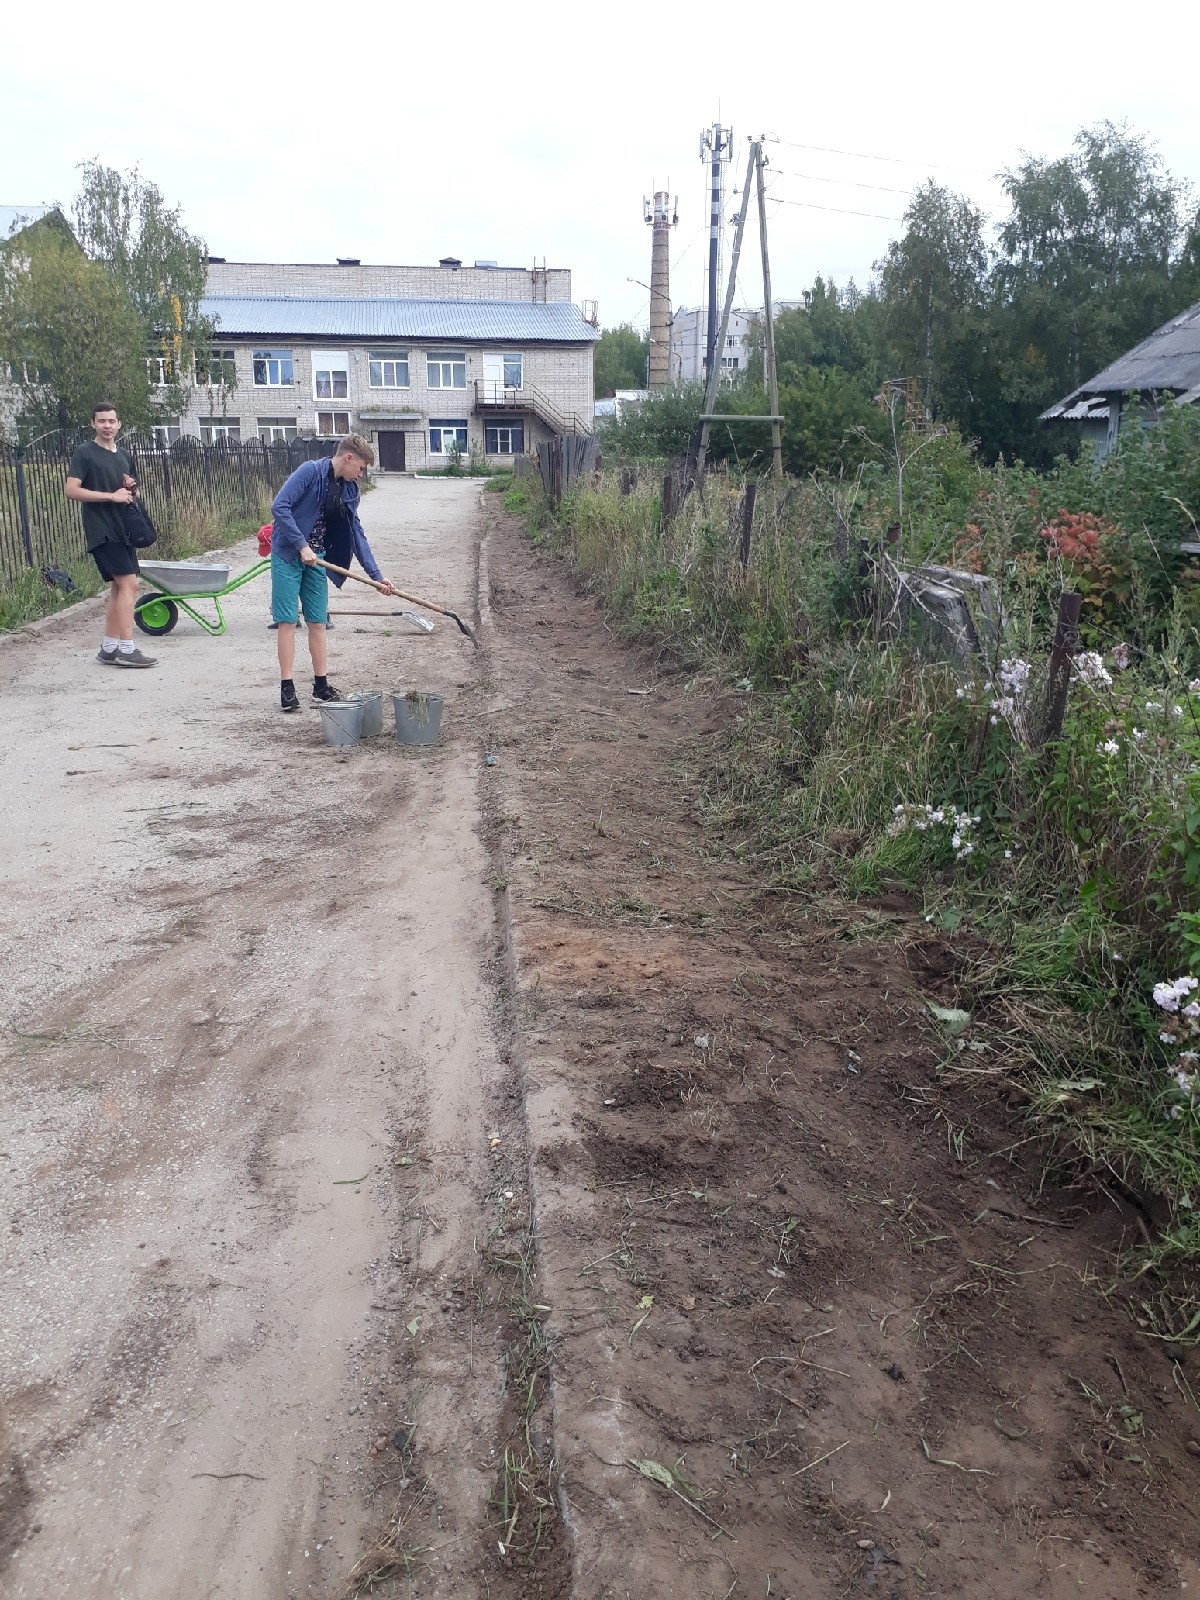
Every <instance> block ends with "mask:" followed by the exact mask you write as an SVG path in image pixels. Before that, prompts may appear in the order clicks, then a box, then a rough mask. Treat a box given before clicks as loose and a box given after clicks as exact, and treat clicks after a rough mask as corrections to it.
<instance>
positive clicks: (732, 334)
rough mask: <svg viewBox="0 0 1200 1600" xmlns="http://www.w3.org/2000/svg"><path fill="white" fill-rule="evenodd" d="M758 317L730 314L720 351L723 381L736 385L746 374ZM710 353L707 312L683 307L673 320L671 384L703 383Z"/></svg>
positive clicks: (752, 312)
mask: <svg viewBox="0 0 1200 1600" xmlns="http://www.w3.org/2000/svg"><path fill="white" fill-rule="evenodd" d="M759 315H760V313H758V312H756V311H731V312H730V314H729V327H728V328H727V330H726V333H725V343H724V345H723V346H722V348H721V351H720V363H721V379H722V381H723V382H725V383H735V382H736V381H737V380H738V378H740V377H741V375H742V374H743V373H744V372H745V370H746V365H747V362H748V361H749V357H750V329H751V328H752V327H753V326H754V324H755V323H756V322H757V321H758V318H759ZM719 326H720V322H719V320H718V327H719ZM707 350H708V311H707V309H706V308H705V307H704V306H698V307H697V308H696V309H695V310H694V311H693V310H689V309H688V308H687V307H686V306H681V307H680V309H679V310H678V311H676V313H675V315H674V316H673V317H672V318H671V382H672V383H703V382H704V379H705V371H704V357H705V354H706V352H707Z"/></svg>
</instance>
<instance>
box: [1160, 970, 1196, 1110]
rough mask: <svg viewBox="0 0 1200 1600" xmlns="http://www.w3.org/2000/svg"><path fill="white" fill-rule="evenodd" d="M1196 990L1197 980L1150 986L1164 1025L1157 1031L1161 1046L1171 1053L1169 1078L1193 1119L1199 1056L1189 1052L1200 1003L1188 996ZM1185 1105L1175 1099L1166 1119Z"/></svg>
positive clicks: (1193, 1037)
mask: <svg viewBox="0 0 1200 1600" xmlns="http://www.w3.org/2000/svg"><path fill="white" fill-rule="evenodd" d="M1198 988H1200V979H1197V978H1191V977H1183V978H1175V979H1174V980H1173V981H1172V982H1170V983H1156V984H1155V985H1154V1003H1155V1005H1156V1006H1158V1007H1160V1008H1161V1010H1163V1011H1164V1012H1165V1013H1166V1021H1165V1022H1164V1023H1163V1024H1162V1027H1161V1029H1160V1031H1159V1035H1158V1037H1159V1039H1160V1040H1161V1041H1162V1043H1163V1044H1165V1045H1169V1046H1171V1047H1172V1048H1173V1049H1174V1050H1175V1056H1174V1060H1173V1062H1172V1064H1171V1067H1170V1073H1171V1078H1172V1080H1173V1081H1174V1084H1175V1087H1176V1088H1177V1089H1178V1091H1179V1094H1180V1095H1182V1096H1183V1097H1184V1100H1185V1102H1186V1109H1187V1110H1188V1111H1189V1112H1190V1113H1191V1114H1192V1115H1193V1116H1195V1115H1196V1097H1197V1091H1198V1090H1200V1052H1197V1051H1196V1050H1194V1049H1193V1048H1192V1041H1193V1040H1195V1039H1196V1037H1197V1035H1198V1034H1200V1001H1196V1000H1189V999H1188V996H1189V995H1190V994H1192V993H1194V991H1195V990H1196V989H1198ZM1184 1109H1185V1105H1184V1104H1183V1103H1181V1101H1180V1100H1179V1099H1178V1098H1176V1099H1175V1100H1174V1102H1173V1103H1172V1105H1171V1106H1170V1107H1169V1108H1168V1111H1167V1115H1168V1116H1169V1117H1171V1118H1173V1119H1174V1118H1178V1117H1179V1116H1180V1115H1181V1114H1182V1112H1183V1110H1184Z"/></svg>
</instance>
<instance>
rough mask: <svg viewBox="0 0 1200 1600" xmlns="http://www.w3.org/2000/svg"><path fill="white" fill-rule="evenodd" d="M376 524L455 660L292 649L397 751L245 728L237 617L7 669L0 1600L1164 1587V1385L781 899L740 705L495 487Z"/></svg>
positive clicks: (864, 992)
mask: <svg viewBox="0 0 1200 1600" xmlns="http://www.w3.org/2000/svg"><path fill="white" fill-rule="evenodd" d="M365 520H366V522H367V525H368V528H369V531H370V533H371V536H372V541H373V544H374V546H375V549H376V552H377V554H378V555H379V557H380V560H381V563H382V565H383V567H384V569H385V570H386V571H389V572H390V573H403V575H404V577H405V578H406V580H407V585H408V586H410V587H411V588H412V589H414V591H416V592H425V593H428V594H429V595H430V597H431V598H438V597H444V598H445V599H446V600H447V601H448V603H449V604H451V605H453V606H454V607H455V608H456V609H457V610H459V611H460V612H462V613H463V614H464V615H466V616H471V615H473V614H474V615H478V617H479V619H480V636H481V642H482V648H481V650H480V651H479V653H478V654H475V653H474V652H472V651H471V650H470V647H469V645H467V644H466V642H465V641H463V640H462V639H461V637H460V636H459V635H458V634H457V633H456V632H455V631H454V630H453V628H452V627H451V626H450V625H448V624H439V626H438V629H437V631H436V633H435V634H434V635H433V636H431V637H429V638H426V637H423V636H420V635H418V634H416V633H414V632H412V631H410V630H409V629H408V627H407V625H404V624H396V625H395V626H394V627H392V626H388V625H385V624H383V623H375V622H371V623H367V624H359V623H356V622H352V620H351V619H350V618H346V619H345V620H344V622H343V624H342V625H340V626H339V627H338V629H337V630H336V631H335V633H334V635H333V638H332V646H333V649H332V662H333V667H332V676H333V678H334V681H335V682H338V683H339V684H341V685H342V686H343V687H347V688H354V687H369V686H381V687H382V686H387V687H389V688H390V687H392V686H394V685H397V684H399V685H402V686H404V687H408V686H413V687H419V688H426V689H433V690H438V691H441V692H443V693H444V694H445V695H446V698H447V709H446V718H445V727H444V736H443V742H442V744H441V745H440V746H439V747H438V748H437V749H436V750H432V751H416V750H409V751H404V750H401V749H399V748H397V747H396V745H395V744H394V743H393V742H392V741H391V740H390V739H384V740H382V741H380V742H379V743H378V744H377V745H376V746H373V747H371V748H363V749H359V750H355V751H351V752H335V751H331V750H329V749H327V748H325V747H324V745H323V744H322V743H321V739H320V733H319V729H318V723H317V716H316V713H315V712H306V713H305V715H304V717H303V718H294V719H285V718H282V717H280V716H279V715H278V713H277V712H276V711H275V709H274V698H273V694H274V691H273V686H272V675H271V643H270V637H271V636H270V635H268V634H267V633H266V631H265V622H266V588H265V584H264V585H262V586H252V587H251V588H249V589H248V590H244V591H242V592H241V593H240V595H239V596H238V597H236V599H235V602H234V603H233V604H232V606H231V608H230V614H231V626H230V633H229V635H228V637H226V638H225V639H223V640H219V641H212V640H209V639H207V638H205V637H203V636H202V635H200V634H199V632H198V631H197V630H196V629H195V628H194V627H192V626H191V625H189V624H188V623H186V622H183V623H181V624H180V627H179V629H178V630H177V632H176V633H175V634H173V635H172V636H171V637H170V638H169V639H167V640H164V641H162V643H161V644H160V645H159V646H158V650H159V653H160V655H161V657H162V665H161V666H160V668H159V669H158V670H156V671H155V672H153V673H143V674H136V675H134V674H130V675H128V677H126V676H124V675H121V674H118V673H116V672H112V671H106V670H104V669H101V668H99V667H97V666H95V665H94V664H93V662H92V657H93V655H94V651H95V648H96V637H95V635H96V633H97V631H98V611H97V609H96V607H95V606H94V605H87V606H83V607H80V608H77V609H76V610H75V611H72V612H70V613H67V614H65V615H64V616H63V617H61V618H60V619H57V620H56V621H55V622H54V623H53V624H52V625H50V626H46V627H43V628H41V629H38V630H32V631H29V632H27V633H25V634H23V635H20V636H18V637H16V638H13V639H10V640H8V641H5V642H4V643H3V644H0V667H2V669H3V683H4V689H3V698H4V703H5V733H6V737H5V740H4V743H3V748H2V750H0V800H2V801H3V803H4V809H5V813H6V816H7V817H8V819H9V834H8V839H9V844H10V848H9V850H7V851H6V852H5V853H4V856H3V862H2V864H0V907H3V911H2V913H0V915H2V918H3V920H2V922H0V963H2V970H3V972H4V974H5V990H4V997H3V1019H4V1022H5V1025H6V1026H5V1031H4V1034H3V1039H2V1048H3V1058H2V1062H0V1071H2V1084H3V1099H2V1104H0V1184H2V1185H3V1200H4V1217H5V1224H4V1226H5V1232H4V1235H3V1238H4V1248H3V1262H2V1267H0V1270H2V1272H3V1278H2V1282H3V1296H4V1297H3V1314H2V1316H0V1404H2V1406H3V1411H2V1413H0V1468H2V1469H3V1473H2V1476H0V1593H3V1594H4V1595H5V1596H6V1597H7V1596H12V1597H13V1600H17V1597H20V1600H32V1597H37V1600H47V1597H50V1596H59V1595H61V1596H64V1597H70V1600H74V1597H76V1596H80V1597H82V1596H87V1597H92V1596H96V1597H103V1600H109V1597H114V1600H115V1597H120V1600H143V1597H149V1596H154V1597H156V1600H158V1597H164V1596H165V1597H172V1596H178V1597H180V1600H182V1597H184V1596H187V1597H188V1600H194V1597H198V1596H203V1597H205V1600H207V1597H210V1596H212V1597H222V1600H224V1597H233V1596H236V1597H238V1600H242V1597H245V1600H282V1597H292V1596H295V1597H297V1600H299V1597H301V1596H304V1597H309V1596H312V1597H320V1600H340V1597H343V1596H345V1595H347V1594H349V1593H351V1592H364V1593H365V1592H367V1586H368V1585H373V1587H372V1589H371V1592H374V1593H378V1594H383V1595H404V1596H412V1597H413V1600H451V1597H453V1600H484V1597H487V1600H568V1597H570V1600H661V1597H665V1596H670V1597H675V1596H678V1597H680V1600H683V1597H687V1600H692V1597H696V1600H730V1597H732V1600H743V1597H744V1596H747V1597H748V1596H753V1597H756V1600H757V1597H759V1596H763V1595H768V1596H772V1597H780V1596H782V1597H785V1600H786V1597H790V1600H826V1597H828V1596H832V1595H852V1596H856V1597H862V1600H867V1597H871V1600H884V1597H886V1600H907V1597H910V1596H913V1597H915V1596H937V1597H950V1596H959V1595H962V1596H970V1597H972V1600H974V1597H976V1596H988V1597H995V1600H1030V1597H1039V1600H1060V1597H1061V1600H1065V1597H1066V1596H1068V1595H1071V1596H1074V1595H1077V1594H1078V1593H1079V1592H1080V1589H1081V1588H1083V1589H1085V1590H1087V1591H1088V1592H1089V1593H1090V1594H1091V1595H1092V1596H1093V1597H1094V1600H1128V1597H1132V1596H1139V1597H1141V1596H1160V1595H1162V1596H1165V1595H1167V1594H1179V1593H1180V1592H1181V1591H1182V1592H1188V1593H1196V1592H1197V1590H1198V1589H1200V1565H1198V1563H1197V1559H1196V1549H1197V1547H1198V1544H1200V1539H1198V1537H1197V1533H1198V1529H1200V1520H1198V1509H1200V1504H1198V1495H1197V1488H1196V1483H1197V1474H1198V1467H1197V1457H1198V1456H1200V1405H1198V1403H1197V1398H1196V1397H1197V1396H1198V1395H1200V1372H1198V1371H1197V1363H1196V1360H1195V1354H1194V1352H1189V1351H1185V1350H1179V1349H1177V1348H1176V1347H1175V1346H1174V1345H1172V1344H1171V1343H1170V1342H1169V1341H1164V1340H1162V1339H1159V1338H1157V1337H1156V1333H1157V1332H1159V1331H1161V1323H1160V1322H1158V1321H1157V1320H1156V1318H1157V1317H1158V1315H1159V1312H1158V1310H1157V1309H1156V1307H1155V1306H1154V1305H1153V1304H1148V1303H1147V1301H1146V1296H1148V1295H1149V1292H1150V1291H1149V1289H1148V1288H1147V1287H1146V1286H1145V1285H1142V1286H1138V1287H1137V1288H1135V1289H1130V1288H1128V1287H1120V1286H1118V1285H1117V1284H1116V1282H1115V1279H1114V1277H1113V1274H1112V1261H1113V1252H1114V1250H1115V1249H1116V1248H1117V1247H1118V1246H1119V1244H1120V1242H1121V1240H1122V1238H1123V1237H1128V1236H1131V1234H1132V1230H1133V1228H1134V1217H1133V1213H1132V1211H1131V1209H1130V1208H1129V1206H1128V1205H1126V1204H1125V1203H1124V1202H1123V1201H1122V1200H1121V1198H1120V1196H1119V1195H1115V1194H1112V1193H1111V1192H1107V1193H1106V1192H1102V1191H1100V1190H1099V1189H1098V1188H1097V1187H1096V1186H1095V1185H1094V1184H1093V1185H1085V1184H1080V1185H1079V1186H1077V1187H1076V1188H1074V1189H1071V1190H1056V1189H1055V1188H1054V1187H1053V1185H1051V1184H1048V1183H1047V1182H1046V1181H1045V1175H1044V1172H1043V1169H1042V1164H1041V1152H1039V1151H1038V1150H1037V1149H1036V1147H1031V1146H1030V1144H1029V1143H1028V1141H1027V1140H1026V1139H1025V1137H1024V1132H1025V1130H1024V1128H1023V1126H1022V1124H1021V1123H1020V1121H1019V1119H1018V1117H1017V1116H1016V1114H1015V1112H1014V1109H1013V1108H1012V1107H1010V1106H1008V1105H1007V1104H1006V1103H1005V1102H1004V1100H1003V1098H1002V1094H1001V1093H1000V1092H999V1090H998V1089H996V1088H994V1087H993V1086H992V1080H991V1079H990V1078H989V1075H988V1072H987V1070H986V1068H987V1067H988V1065H989V1058H987V1057H984V1058H983V1059H981V1061H980V1071H979V1072H978V1073H977V1075H976V1077H975V1078H974V1079H973V1080H971V1081H970V1082H959V1083H957V1084H951V1083H949V1082H948V1081H947V1079H946V1077H945V1075H944V1074H943V1073H942V1072H941V1071H940V1070H939V1069H940V1067H941V1065H942V1061H943V1052H942V1050H941V1047H940V1046H939V1044H938V1041H937V1039H936V1037H935V1036H934V1034H933V1033H932V1031H931V1028H930V1026H929V1023H928V1013H927V1011H926V1010H925V1006H924V1002H923V999H922V997H921V995H922V991H925V992H933V993H935V994H936V993H938V992H939V984H940V983H941V982H942V978H943V975H944V973H945V970H946V966H945V959H946V958H945V952H944V951H943V950H942V949H941V948H940V946H939V944H938V941H937V939H936V938H934V937H933V936H932V935H931V934H930V933H929V930H928V929H926V928H925V926H924V924H923V922H922V920H921V918H920V916H919V914H918V913H917V912H916V911H915V909H914V908H913V907H911V906H909V905H907V904H906V903H905V902H904V901H903V900H900V899H893V900H882V901H878V902H875V903H872V904H860V905H858V906H854V907H845V906H839V905H837V904H830V905H826V906H820V907H819V906H817V905H815V904H800V903H797V902H795V901H785V900H781V899H780V898H778V897H777V896H776V895H774V894H773V893H772V892H771V891H770V885H769V882H768V881H767V879H766V878H765V876H764V875H762V874H761V873H759V874H758V875H756V871H755V869H753V868H752V867H751V866H748V865H747V864H746V863H745V860H744V852H743V851H742V848H741V841H739V840H737V839H736V838H732V837H728V838H727V837H724V836H723V835H722V834H721V832H720V830H719V829H714V828H713V827H711V826H709V825H707V824H706V823H705V822H704V820H703V815H702V797H703V791H704V787H705V776H706V774H707V773H708V772H709V771H710V770H711V769H712V767H713V766H714V765H715V764H718V763H720V762H721V761H723V760H724V759H725V751H726V748H727V740H728V736H729V733H730V730H731V729H732V728H733V727H735V726H736V719H737V717H738V715H739V710H740V706H739V699H738V695H737V694H736V693H734V694H730V693H727V692H726V691H725V690H724V689H723V688H722V687H721V686H719V685H716V686H711V687H706V686H704V685H700V684H695V683H692V682H690V681H688V680H687V679H685V678H682V677H676V676H672V675H671V673H670V672H669V671H666V670H664V668H663V667H662V665H661V664H660V663H658V662H656V661H655V660H653V659H652V658H650V657H649V656H648V655H645V654H643V653H639V652H637V651H633V650H630V649H628V648H626V647H624V646H622V645H621V644H620V643H619V642H618V641H616V640H614V638H613V635H612V633H611V631H610V630H609V629H608V627H607V626H606V625H605V622H604V619H603V617H602V616H601V614H600V613H599V611H598V609H597V607H596V606H595V605H594V603H593V602H591V601H590V600H588V599H587V598H586V597H580V596H579V595H577V594H575V593H574V592H573V591H572V589H571V586H570V584H569V583H568V581H567V580H566V578H565V575H564V573H563V572H562V570H561V569H560V567H559V566H558V565H557V564H556V563H555V561H554V560H553V558H552V557H550V556H549V555H548V554H547V553H546V552H545V551H544V550H537V549H534V548H533V547H531V545H530V544H529V542H528V541H527V540H525V539H524V538H523V537H522V536H521V534H520V531H519V529H518V528H517V526H516V524H515V523H514V522H512V520H511V519H508V518H505V517H504V516H503V515H502V514H501V513H500V511H499V509H498V503H497V501H496V499H495V497H493V496H490V495H484V496H481V495H480V493H479V491H478V487H477V486H476V485H472V484H471V483H469V482H461V481H460V482H439V483H432V482H413V481H408V480H401V481H396V480H385V481H384V482H383V483H382V484H381V486H380V487H379V488H378V489H377V490H376V491H375V492H374V493H373V494H371V495H370V496H369V497H368V499H367V501H366V505H365ZM249 554H250V553H249V552H248V551H241V552H235V556H245V557H246V559H249ZM360 596H365V598H360ZM346 603H347V604H353V605H361V604H365V605H368V606H369V605H372V604H375V603H376V602H374V601H373V600H372V598H371V597H370V596H369V595H367V594H366V591H362V590H359V591H356V593H355V596H354V599H353V600H351V599H350V598H349V596H347V597H346ZM356 630H360V631H356ZM130 680H132V681H130ZM489 757H490V760H489V759H488V758H489ZM638 1463H640V1465H638Z"/></svg>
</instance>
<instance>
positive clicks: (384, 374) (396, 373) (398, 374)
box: [367, 350, 408, 389]
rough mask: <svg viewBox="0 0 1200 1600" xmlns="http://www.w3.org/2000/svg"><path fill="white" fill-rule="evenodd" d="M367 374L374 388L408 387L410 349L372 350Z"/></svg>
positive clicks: (368, 357) (368, 358)
mask: <svg viewBox="0 0 1200 1600" xmlns="http://www.w3.org/2000/svg"><path fill="white" fill-rule="evenodd" d="M367 374H368V382H369V383H370V385H371V387H372V389H407V388H408V351H407V350H372V351H370V353H369V354H368V356H367Z"/></svg>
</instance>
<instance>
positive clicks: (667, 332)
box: [642, 189, 679, 391]
mask: <svg viewBox="0 0 1200 1600" xmlns="http://www.w3.org/2000/svg"><path fill="white" fill-rule="evenodd" d="M670 198H671V197H670V195H669V194H668V193H667V192H666V190H663V189H660V190H658V192H657V193H656V194H655V196H654V206H653V209H652V208H651V205H650V202H649V200H643V201H642V213H643V217H644V220H645V221H646V222H648V223H649V224H650V225H651V227H652V228H653V230H654V231H653V233H652V234H651V236H650V362H649V367H650V371H649V387H650V389H651V390H652V391H654V390H659V389H665V388H666V387H667V385H668V384H669V383H670V381H671V229H672V228H673V227H674V226H675V224H676V223H677V222H678V221H679V201H678V200H676V202H675V214H674V216H672V215H671V208H670Z"/></svg>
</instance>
